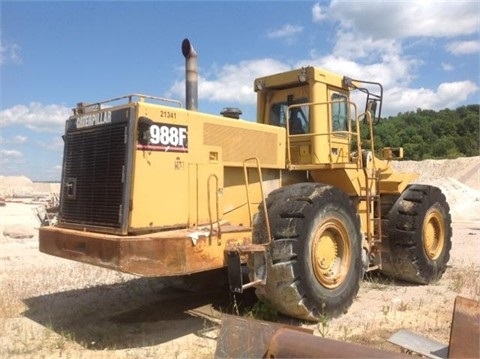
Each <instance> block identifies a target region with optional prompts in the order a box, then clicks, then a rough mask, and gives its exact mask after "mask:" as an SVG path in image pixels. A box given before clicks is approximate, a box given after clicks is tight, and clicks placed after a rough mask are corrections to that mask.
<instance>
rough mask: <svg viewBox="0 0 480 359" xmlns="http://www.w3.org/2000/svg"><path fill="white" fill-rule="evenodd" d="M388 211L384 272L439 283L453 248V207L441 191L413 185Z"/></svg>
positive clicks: (384, 242) (413, 279)
mask: <svg viewBox="0 0 480 359" xmlns="http://www.w3.org/2000/svg"><path fill="white" fill-rule="evenodd" d="M388 200H389V199H388V198H385V205H387V204H388ZM382 211H383V208H382ZM385 212H386V213H387V215H386V216H385V217H384V218H383V220H384V222H383V223H382V227H383V228H385V232H384V233H385V237H384V239H383V241H382V268H381V270H380V271H381V272H382V273H383V274H386V275H388V276H391V277H394V278H396V279H401V280H405V281H409V282H413V283H420V284H429V283H434V282H436V281H438V280H439V279H440V278H441V277H442V275H443V273H445V270H446V269H447V263H448V261H449V259H450V249H451V248H452V226H451V225H452V218H451V216H450V206H449V205H448V203H447V199H446V198H445V195H444V194H443V193H442V191H441V190H440V188H438V187H434V186H429V185H422V184H412V185H410V186H408V187H407V188H406V189H405V190H404V191H403V193H402V194H401V195H400V196H399V197H398V199H397V200H396V201H395V203H394V204H393V205H392V207H391V208H390V209H389V210H386V211H385Z"/></svg>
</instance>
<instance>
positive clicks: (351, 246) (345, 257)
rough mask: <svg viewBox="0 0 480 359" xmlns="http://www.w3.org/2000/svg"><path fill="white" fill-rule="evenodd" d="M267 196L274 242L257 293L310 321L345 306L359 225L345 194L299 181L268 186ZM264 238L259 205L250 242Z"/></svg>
mask: <svg viewBox="0 0 480 359" xmlns="http://www.w3.org/2000/svg"><path fill="white" fill-rule="evenodd" d="M266 201H267V208H268V209H267V211H268V215H269V222H270V227H271V232H272V233H271V234H272V243H271V246H270V251H269V253H268V254H267V283H266V285H264V286H260V287H257V290H256V294H257V296H258V297H259V299H261V300H264V301H269V302H270V303H271V304H272V305H273V306H274V307H275V308H276V309H277V310H278V311H279V312H281V313H283V314H285V315H288V316H292V317H295V318H299V319H304V320H310V321H318V320H319V319H320V317H321V316H324V315H326V316H337V315H340V314H342V313H344V312H346V311H347V309H348V307H349V306H350V305H351V304H352V302H353V299H354V298H355V296H356V295H357V293H358V290H359V285H360V279H361V276H362V263H361V234H360V225H359V221H358V218H357V215H356V212H355V210H354V208H353V207H352V205H351V203H350V199H349V198H348V196H347V195H346V194H345V193H343V192H342V191H340V190H339V189H337V188H335V187H333V186H329V185H324V184H316V183H301V184H295V185H292V186H287V187H282V188H280V189H278V190H276V191H274V192H272V193H271V194H270V195H269V197H268V198H267V199H266ZM266 240H267V238H266V224H265V213H264V212H263V206H260V212H259V214H258V216H257V217H256V220H255V222H254V225H253V242H254V243H265V242H266Z"/></svg>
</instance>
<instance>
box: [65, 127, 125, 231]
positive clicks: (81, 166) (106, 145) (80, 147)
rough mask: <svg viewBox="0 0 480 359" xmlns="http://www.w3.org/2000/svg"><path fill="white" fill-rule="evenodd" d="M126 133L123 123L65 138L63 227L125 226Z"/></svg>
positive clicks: (96, 128)
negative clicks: (122, 214) (123, 212)
mask: <svg viewBox="0 0 480 359" xmlns="http://www.w3.org/2000/svg"><path fill="white" fill-rule="evenodd" d="M126 130H127V123H125V122H123V123H115V124H109V125H102V126H94V127H90V128H86V129H80V130H75V131H72V132H68V133H67V134H66V135H65V151H64V165H63V166H64V168H63V184H62V185H63V188H62V197H61V203H60V216H59V221H60V223H75V224H82V225H87V226H88V225H92V226H106V227H113V228H119V227H120V226H121V222H122V218H121V209H122V205H123V202H124V201H123V193H124V191H123V186H124V176H125V174H124V171H125V161H126V143H125V142H126V140H125V139H126ZM68 185H69V186H71V187H74V188H68V189H67V188H65V187H66V186H68ZM68 191H70V192H68Z"/></svg>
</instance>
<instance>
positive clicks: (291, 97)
mask: <svg viewBox="0 0 480 359" xmlns="http://www.w3.org/2000/svg"><path fill="white" fill-rule="evenodd" d="M182 52H183V55H184V56H185V58H186V102H187V105H186V108H183V107H182V104H181V103H179V102H176V101H170V102H169V100H165V99H162V98H157V97H152V96H145V95H128V96H125V97H120V98H116V99H113V100H108V101H104V102H97V103H93V104H84V103H80V104H78V105H77V107H76V108H75V109H74V110H73V115H72V116H71V117H70V118H69V119H68V120H67V121H66V127H65V134H64V136H63V138H64V158H63V171H62V179H61V181H62V183H61V194H60V207H59V215H58V223H57V224H56V225H55V226H46V227H42V228H41V229H40V233H39V241H40V250H41V251H42V252H44V253H48V254H51V255H55V256H59V257H63V258H68V259H72V260H76V261H80V262H84V263H89V264H93V265H97V266H101V267H106V268H111V269H114V270H118V271H122V272H127V273H134V274H137V275H141V276H155V277H170V278H188V276H190V277H192V276H191V275H193V274H195V273H202V272H203V273H210V271H212V270H216V269H219V268H228V277H229V280H230V288H231V290H232V291H235V292H242V291H243V290H245V289H246V288H249V287H255V288H256V293H257V296H258V297H259V298H260V299H263V300H268V301H270V302H271V303H272V305H273V306H274V307H275V308H276V309H278V311H279V312H281V313H284V314H286V315H290V316H293V317H297V318H301V319H306V320H312V321H315V320H317V319H318V318H319V317H320V316H321V315H338V314H341V313H343V312H344V311H346V309H347V308H348V307H349V305H350V304H351V303H352V301H353V298H354V297H355V296H356V294H357V292H358V289H359V282H360V280H361V278H362V276H363V274H364V273H365V272H366V271H371V270H379V271H381V272H382V273H384V274H386V275H389V276H394V277H395V278H398V279H402V280H407V281H412V282H417V283H424V284H426V283H430V282H432V281H435V280H438V279H439V278H440V277H441V275H442V274H443V272H444V271H445V269H446V265H447V261H448V260H449V252H450V248H451V234H452V231H451V218H450V214H449V206H448V204H447V202H446V199H445V196H444V195H443V194H442V193H441V191H440V190H439V189H438V188H436V187H432V186H428V185H420V184H412V181H413V180H414V179H415V175H414V174H400V173H396V172H394V171H393V170H392V168H391V166H390V163H391V160H392V159H395V158H400V157H401V156H402V150H401V149H392V148H384V149H382V150H381V151H376V149H375V148H374V140H373V138H374V137H373V126H374V124H375V123H376V122H378V120H379V119H380V113H381V107H382V92H383V90H382V86H381V85H380V84H378V83H373V82H365V81H359V80H353V79H350V78H347V77H344V76H339V75H336V74H333V73H330V72H328V71H325V70H322V69H319V68H315V67H303V68H300V69H297V70H292V71H288V72H284V73H279V74H274V75H270V76H265V77H262V78H258V79H256V80H255V81H254V90H255V92H256V94H257V101H258V102H257V121H256V122H250V121H245V120H242V119H239V118H238V117H239V112H238V111H235V110H234V109H231V108H227V109H226V110H225V111H223V114H224V116H217V115H211V114H206V113H200V112H198V111H197V66H196V64H197V56H196V52H195V50H194V48H193V47H192V45H191V44H190V42H189V41H188V40H187V39H185V40H184V41H183V43H182ZM354 92H356V93H359V94H362V102H363V101H365V105H362V107H361V108H360V107H359V106H357V105H356V104H355V103H354V102H353V101H352V97H351V94H352V93H354ZM361 122H364V123H366V124H367V126H366V128H368V130H367V131H368V132H369V136H370V137H369V138H370V140H369V141H368V147H364V146H363V143H362V140H361V138H362V137H361V133H360V130H361V127H362V128H364V127H365V126H360V124H361ZM378 153H380V155H378V157H377V154H378ZM380 157H381V158H382V159H381V158H380ZM245 267H247V268H248V274H249V275H248V277H249V279H248V280H245V276H242V268H243V269H244V268H245Z"/></svg>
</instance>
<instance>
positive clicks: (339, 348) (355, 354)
mask: <svg viewBox="0 0 480 359" xmlns="http://www.w3.org/2000/svg"><path fill="white" fill-rule="evenodd" d="M265 357H266V358H270V359H274V358H382V359H384V358H399V359H400V358H404V359H405V358H411V357H410V356H408V355H405V354H402V353H394V352H388V351H385V350H381V349H376V348H370V347H366V346H363V345H360V344H354V343H347V342H342V341H338V340H333V339H327V338H322V337H318V336H315V335H312V334H307V333H302V332H299V331H297V330H291V329H289V328H281V329H279V330H278V331H277V332H276V333H275V334H274V335H273V336H272V339H271V341H270V343H269V348H268V351H267V354H266V356H265Z"/></svg>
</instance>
